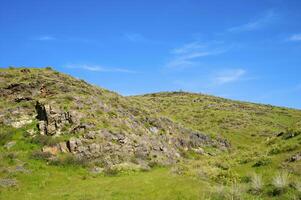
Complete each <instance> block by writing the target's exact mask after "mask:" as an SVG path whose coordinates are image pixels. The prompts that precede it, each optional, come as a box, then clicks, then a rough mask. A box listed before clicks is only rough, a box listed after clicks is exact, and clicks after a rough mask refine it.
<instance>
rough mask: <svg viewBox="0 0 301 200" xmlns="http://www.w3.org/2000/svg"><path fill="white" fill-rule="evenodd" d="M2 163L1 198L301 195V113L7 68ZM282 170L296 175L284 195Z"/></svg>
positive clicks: (0, 116)
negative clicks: (131, 92) (128, 91)
mask: <svg viewBox="0 0 301 200" xmlns="http://www.w3.org/2000/svg"><path fill="white" fill-rule="evenodd" d="M0 161H1V162H0V199H2V198H1V197H2V196H3V199H20V198H21V197H23V196H26V198H29V199H40V197H41V196H43V198H46V199H57V198H62V199H254V198H255V197H256V196H258V195H259V198H262V199H292V198H291V197H294V198H299V196H298V195H301V191H300V194H299V193H298V184H300V186H301V181H298V180H299V179H300V177H301V111H300V110H294V109H288V108H281V107H275V106H271V105H260V104H254V103H247V102H239V101H233V100H229V99H223V98H218V97H213V96H208V95H203V94H193V93H185V92H162V93H156V94H147V95H142V96H130V97H123V96H121V95H119V94H117V93H114V92H111V91H108V90H106V89H103V88H99V87H97V86H93V85H91V84H88V83H86V82H85V81H83V80H79V79H76V78H73V77H71V76H68V75H65V74H62V73H59V72H57V71H54V70H52V69H51V68H46V69H37V68H9V69H0ZM149 170H150V171H149ZM137 171H148V172H137ZM280 172H281V173H283V172H285V173H289V175H290V180H287V185H285V190H282V189H281V191H280V192H277V191H278V189H279V188H277V187H276V186H275V185H273V182H274V178H275V176H276V174H277V173H280ZM144 173H145V174H144ZM147 173H148V174H147ZM254 173H256V174H257V176H258V177H259V176H260V177H261V176H262V180H261V181H262V184H261V188H260V190H258V191H254V188H253V186H252V184H253V181H254V180H253V178H252V177H254V176H253V174H254ZM106 175H109V176H112V175H114V177H107V176H106ZM45 176H46V178H45V180H44V179H43V177H45ZM138 176H139V177H138ZM114 178H116V179H114ZM68 181H70V182H73V183H74V188H77V191H75V190H74V188H73V187H68ZM257 181H258V180H257ZM159 182H160V183H159ZM180 183H181V184H180ZM106 184H111V186H112V187H109V186H106ZM98 185H102V186H103V188H102V189H99V190H96V189H94V188H95V187H97V186H98ZM47 186H48V187H47ZM128 188H129V189H128ZM210 188H211V189H210ZM221 188H223V189H221ZM50 191H57V192H56V193H54V194H52V195H45V194H47V193H50ZM59 191H61V192H59ZM167 191H168V192H167ZM217 191H219V192H217ZM237 191H238V193H239V194H236V192H237ZM85 194H87V195H88V196H85ZM150 194H152V195H150ZM300 197H301V196H300Z"/></svg>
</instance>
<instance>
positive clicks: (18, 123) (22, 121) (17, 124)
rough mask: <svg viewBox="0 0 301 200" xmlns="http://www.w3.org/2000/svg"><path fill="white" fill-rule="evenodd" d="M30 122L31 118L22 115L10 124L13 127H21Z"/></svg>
mask: <svg viewBox="0 0 301 200" xmlns="http://www.w3.org/2000/svg"><path fill="white" fill-rule="evenodd" d="M31 123H32V118H31V117H30V116H27V115H23V116H21V117H20V118H19V119H17V120H16V121H13V122H11V125H12V126H13V127H14V128H21V127H23V126H25V125H27V124H31Z"/></svg>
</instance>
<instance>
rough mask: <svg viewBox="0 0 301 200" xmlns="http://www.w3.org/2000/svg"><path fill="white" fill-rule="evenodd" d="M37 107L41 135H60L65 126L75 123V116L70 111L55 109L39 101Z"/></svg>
mask: <svg viewBox="0 0 301 200" xmlns="http://www.w3.org/2000/svg"><path fill="white" fill-rule="evenodd" d="M35 108H36V112H37V117H36V118H37V119H38V121H39V122H38V128H39V131H40V134H41V135H60V134H61V131H62V128H63V127H64V126H68V125H71V124H73V116H72V115H71V113H70V112H64V111H60V110H58V109H54V108H53V107H52V106H50V105H44V104H42V103H40V102H38V101H37V103H36V106H35Z"/></svg>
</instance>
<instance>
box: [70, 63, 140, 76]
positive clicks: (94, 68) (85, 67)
mask: <svg viewBox="0 0 301 200" xmlns="http://www.w3.org/2000/svg"><path fill="white" fill-rule="evenodd" d="M65 67H66V68H70V69H82V70H87V71H91V72H111V73H130V74H133V73H137V72H136V71H134V70H129V69H125V68H117V67H104V66H100V65H87V64H83V65H66V66H65Z"/></svg>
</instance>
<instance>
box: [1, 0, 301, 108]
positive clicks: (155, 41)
mask: <svg viewBox="0 0 301 200" xmlns="http://www.w3.org/2000/svg"><path fill="white" fill-rule="evenodd" d="M300 10H301V1H299V0H295V1H294V0H258V1H254V0H249V1H248V0H245V1H241V0H227V1H220V0H210V1H209V0H208V1H204V0H165V1H162V0H160V1H159V0H152V1H141V0H140V1H138V0H137V1H134V0H127V1H124V0H110V1H102V0H76V1H75V0H43V1H41V0H26V1H24V0H19V1H17V0H1V1H0V66H1V67H7V66H33V67H44V66H53V68H55V69H56V70H59V71H61V72H64V73H68V74H71V75H73V76H75V77H78V78H81V79H85V80H87V81H88V82H90V83H93V84H97V85H99V86H101V87H105V88H108V89H110V90H114V91H117V92H119V93H121V94H123V95H132V94H143V93H151V92H158V91H174V90H186V91H191V92H202V93H208V94H213V95H217V96H222V97H226V98H232V99H238V100H244V101H253V102H260V103H267V104H274V105H280V106H287V107H294V108H301V79H300V76H301V23H300V21H301V12H300Z"/></svg>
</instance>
